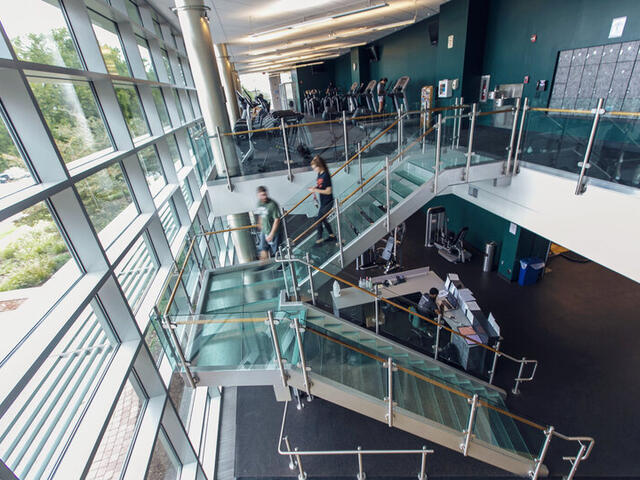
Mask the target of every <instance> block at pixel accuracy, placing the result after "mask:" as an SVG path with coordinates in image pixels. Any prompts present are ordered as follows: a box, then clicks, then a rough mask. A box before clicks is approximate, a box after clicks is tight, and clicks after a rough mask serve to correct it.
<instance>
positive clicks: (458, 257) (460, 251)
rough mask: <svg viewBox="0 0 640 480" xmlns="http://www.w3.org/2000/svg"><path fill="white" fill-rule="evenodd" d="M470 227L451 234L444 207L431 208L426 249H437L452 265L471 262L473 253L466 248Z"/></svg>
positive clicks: (428, 216)
mask: <svg viewBox="0 0 640 480" xmlns="http://www.w3.org/2000/svg"><path fill="white" fill-rule="evenodd" d="M468 231H469V227H463V228H461V229H460V231H459V232H457V233H455V232H450V231H449V230H448V228H447V212H446V210H445V208H444V207H431V208H430V209H429V210H427V231H426V236H425V247H436V248H437V249H438V254H439V255H440V256H441V257H442V258H444V259H445V260H448V261H450V262H451V263H465V262H468V261H469V260H471V253H470V252H469V251H467V250H465V248H464V237H465V236H466V235H467V233H468Z"/></svg>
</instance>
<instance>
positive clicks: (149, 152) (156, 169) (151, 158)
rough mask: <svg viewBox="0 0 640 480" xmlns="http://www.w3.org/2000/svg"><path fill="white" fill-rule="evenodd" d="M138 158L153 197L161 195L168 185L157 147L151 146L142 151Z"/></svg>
mask: <svg viewBox="0 0 640 480" xmlns="http://www.w3.org/2000/svg"><path fill="white" fill-rule="evenodd" d="M138 157H139V158H140V164H141V165H142V170H143V171H144V176H145V178H146V179H147V183H148V184H149V190H150V191H151V195H152V196H153V197H155V196H156V195H157V194H158V193H160V190H162V187H164V186H165V185H166V184H167V180H166V178H165V176H164V171H163V170H162V165H160V159H159V158H158V153H157V152H156V147H155V146H154V145H151V146H149V147H147V148H144V149H142V150H140V152H139V153H138Z"/></svg>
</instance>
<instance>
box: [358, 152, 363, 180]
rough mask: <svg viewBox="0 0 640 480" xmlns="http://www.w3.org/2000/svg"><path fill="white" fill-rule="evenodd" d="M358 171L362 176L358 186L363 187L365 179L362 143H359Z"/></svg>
mask: <svg viewBox="0 0 640 480" xmlns="http://www.w3.org/2000/svg"><path fill="white" fill-rule="evenodd" d="M358 171H359V174H360V178H359V180H358V185H361V184H362V182H363V178H362V144H361V143H360V142H358Z"/></svg>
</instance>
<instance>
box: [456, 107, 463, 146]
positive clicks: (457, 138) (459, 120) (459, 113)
mask: <svg viewBox="0 0 640 480" xmlns="http://www.w3.org/2000/svg"><path fill="white" fill-rule="evenodd" d="M462 105H464V98H463V97H460V106H462ZM463 110H464V109H463V108H461V109H460V111H459V112H458V115H459V116H460V118H459V119H458V133H456V148H460V132H461V131H462V113H463V112H462V111H463Z"/></svg>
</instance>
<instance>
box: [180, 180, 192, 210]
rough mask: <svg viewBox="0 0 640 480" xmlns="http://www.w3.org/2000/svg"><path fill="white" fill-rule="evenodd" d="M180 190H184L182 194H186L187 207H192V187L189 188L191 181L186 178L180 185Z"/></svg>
mask: <svg viewBox="0 0 640 480" xmlns="http://www.w3.org/2000/svg"><path fill="white" fill-rule="evenodd" d="M180 190H182V195H184V201H185V202H187V208H191V205H193V195H192V194H191V188H189V182H188V181H187V179H186V178H185V179H184V182H182V185H180Z"/></svg>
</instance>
